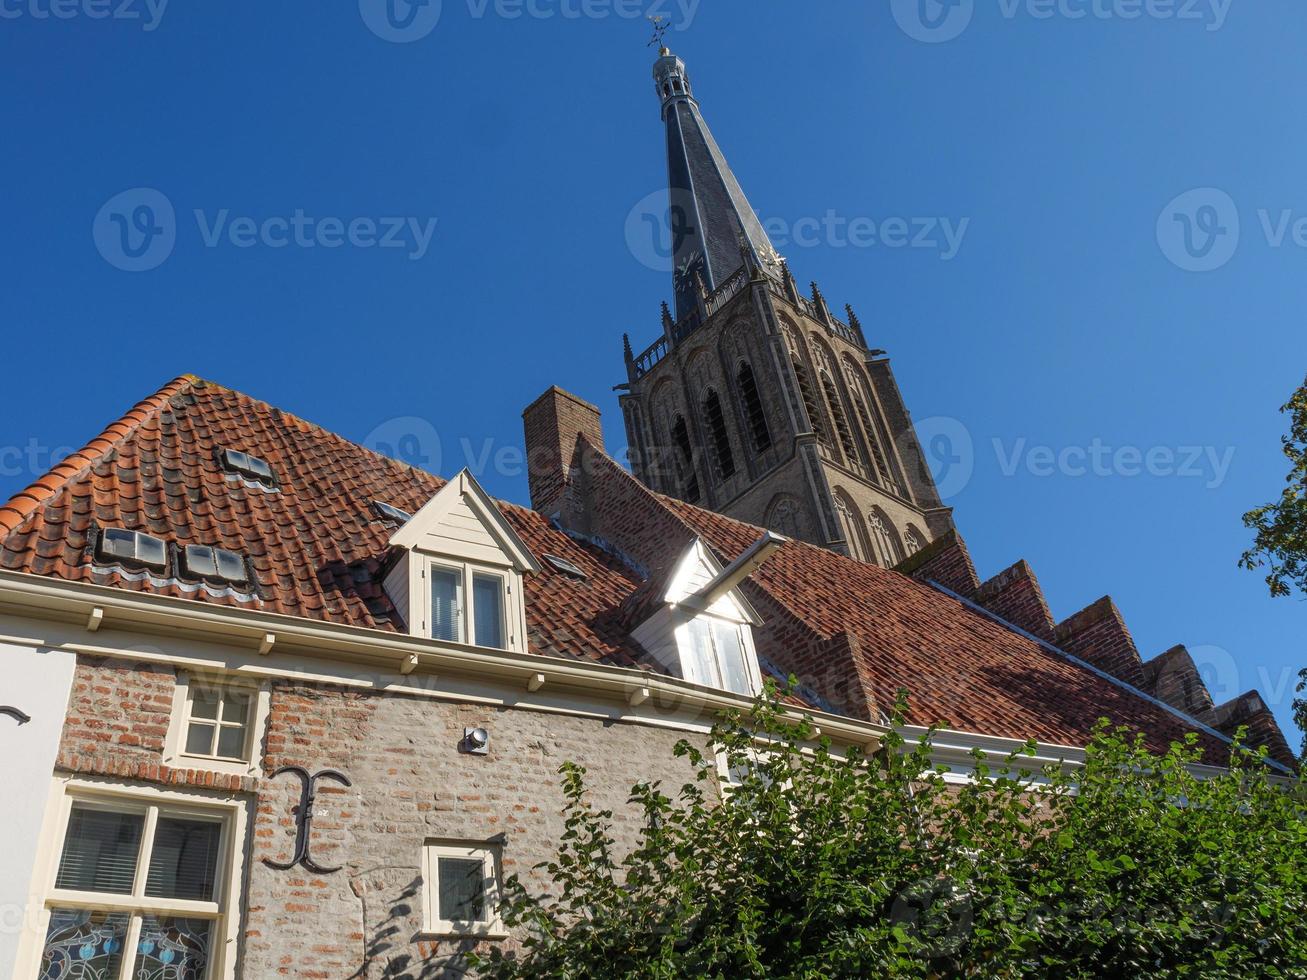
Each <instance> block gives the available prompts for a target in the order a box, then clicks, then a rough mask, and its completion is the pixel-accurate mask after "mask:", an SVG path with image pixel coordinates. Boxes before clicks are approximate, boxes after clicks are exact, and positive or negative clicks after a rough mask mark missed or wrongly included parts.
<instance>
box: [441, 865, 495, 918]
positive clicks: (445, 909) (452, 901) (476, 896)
mask: <svg viewBox="0 0 1307 980" xmlns="http://www.w3.org/2000/svg"><path fill="white" fill-rule="evenodd" d="M437 860H438V862H439V865H440V871H439V877H440V918H442V919H444V920H445V921H446V922H484V921H485V917H486V902H485V898H486V864H485V861H484V860H482V859H481V858H450V857H442V858H438V859H437Z"/></svg>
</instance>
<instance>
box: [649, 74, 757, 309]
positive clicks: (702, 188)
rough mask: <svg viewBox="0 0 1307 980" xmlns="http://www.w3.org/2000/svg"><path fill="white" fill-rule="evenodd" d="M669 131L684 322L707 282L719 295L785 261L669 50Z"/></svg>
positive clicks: (662, 83) (665, 105)
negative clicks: (748, 269)
mask: <svg viewBox="0 0 1307 980" xmlns="http://www.w3.org/2000/svg"><path fill="white" fill-rule="evenodd" d="M654 82H655V85H656V86H657V93H658V98H659V100H660V102H661V104H662V110H663V122H664V123H666V125H667V171H668V185H669V189H670V192H671V211H670V220H671V224H672V259H673V264H674V271H673V273H672V276H673V285H674V286H675V290H676V317H677V319H678V320H679V319H680V318H681V317H684V316H686V315H687V314H689V313H691V312H692V311H694V310H695V309H696V308H697V307H698V305H699V299H700V294H699V285H698V282H699V279H702V280H703V283H704V284H705V285H706V286H707V288H708V289H709V290H710V291H711V290H715V289H717V288H718V287H719V286H721V285H722V283H724V282H725V281H726V280H727V279H729V278H730V277H731V276H732V275H733V274H734V273H735V272H737V271H738V270H739V269H741V268H742V267H743V266H744V265H745V264H746V259H745V256H746V255H752V257H753V259H754V260H755V261H756V263H757V265H759V266H761V267H762V268H763V269H765V270H766V271H768V272H770V273H771V274H773V275H776V276H779V275H780V274H781V264H780V256H779V255H777V254H776V249H775V248H773V247H772V243H771V241H770V240H769V239H768V238H767V233H766V232H765V231H764V230H763V227H762V222H761V221H759V220H758V215H757V214H756V213H755V212H754V210H753V208H752V207H751V206H750V205H749V202H748V200H747V199H746V198H745V196H744V191H743V190H742V189H741V188H740V183H739V181H737V180H736V179H735V174H734V173H732V172H731V167H730V164H728V163H727V162H726V157H725V156H723V155H722V151H721V150H720V149H719V148H718V146H717V142H716V141H715V140H714V139H713V136H712V132H711V131H710V130H709V129H708V124H707V123H706V122H704V119H703V114H702V113H701V112H700V111H699V103H698V101H697V100H696V99H695V97H694V89H693V87H692V86H691V84H690V76H689V74H688V73H687V72H686V70H685V62H684V61H682V60H681V59H680V58H678V57H676V56H675V55H674V54H672V53H671V51H669V50H668V49H667V48H663V49H662V57H660V58H659V59H658V61H657V63H656V64H655V65H654Z"/></svg>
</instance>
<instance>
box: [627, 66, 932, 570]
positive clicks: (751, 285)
mask: <svg viewBox="0 0 1307 980" xmlns="http://www.w3.org/2000/svg"><path fill="white" fill-rule="evenodd" d="M654 81H655V86H656V91H657V95H658V100H659V103H660V104H661V107H662V116H663V122H664V124H665V126H666V130H667V161H668V178H669V180H668V183H669V188H670V211H669V216H670V220H671V229H672V236H673V243H672V253H673V262H674V271H673V281H672V285H673V290H674V295H675V312H673V310H672V308H671V307H669V306H668V305H667V304H666V303H664V304H663V314H662V336H660V337H659V338H658V340H657V341H655V342H654V344H653V345H652V346H650V347H648V348H647V349H645V350H644V351H643V352H641V353H638V354H637V353H635V352H633V351H632V349H631V344H630V339H629V338H627V340H626V344H625V355H626V370H627V384H626V385H624V386H623V390H624V392H625V393H624V394H623V396H622V399H621V401H622V411H623V416H624V418H625V421H626V431H627V437H628V439H629V444H630V447H631V465H632V468H633V470H634V471H635V474H636V476H637V477H638V478H639V479H640V480H641V481H642V482H643V483H645V484H646V485H647V486H649V487H650V488H652V489H654V490H656V491H658V492H660V493H665V494H668V495H670V496H673V497H677V498H679V499H681V500H685V501H687V502H689V503H693V504H697V505H699V506H701V507H705V508H707V509H709V510H714V511H717V512H719V513H722V514H725V515H727V516H729V517H734V518H737V519H739V520H742V521H748V522H750V523H753V524H759V525H762V526H765V527H768V528H771V529H772V530H775V531H777V532H779V533H781V534H785V535H789V536H791V537H796V538H800V539H802V540H805V541H809V542H812V543H813V544H819V545H823V546H825V547H829V548H833V549H836V550H838V551H842V552H845V553H847V554H850V555H852V556H853V557H855V558H860V559H863V560H866V561H871V562H876V563H877V564H881V565H885V566H894V565H897V564H898V563H899V562H900V561H902V560H903V559H904V558H906V557H908V556H909V555H911V554H913V553H914V552H916V551H917V550H919V549H920V548H922V547H923V546H924V545H926V544H927V543H929V542H930V541H932V540H934V539H935V538H936V537H938V536H939V535H941V534H943V533H944V532H946V531H947V530H949V529H950V528H951V527H952V526H953V522H952V515H951V511H950V510H949V508H946V507H944V506H943V505H942V504H941V502H940V499H939V494H938V492H937V491H936V489H935V484H934V481H933V480H932V478H931V475H930V472H929V470H928V469H927V467H926V465H925V461H924V459H923V457H922V453H921V447H920V446H919V445H918V442H917V438H916V435H915V433H914V431H913V428H912V422H911V419H910V417H909V415H908V412H907V408H906V407H905V406H904V403H903V398H902V396H901V395H900V393H899V389H898V385H897V384H896V383H895V381H894V374H893V372H892V371H891V369H890V363H889V360H888V359H887V358H886V357H885V356H884V351H880V350H870V349H868V346H867V341H866V338H865V336H864V334H863V326H862V324H861V323H860V322H859V320H858V317H857V316H856V315H855V314H854V312H853V309H852V307H845V309H846V310H847V318H846V319H841V318H840V317H838V316H836V315H835V314H833V313H832V312H831V310H830V307H829V306H828V305H827V303H826V299H825V297H823V296H822V293H821V290H820V289H819V288H818V287H817V284H816V283H813V284H812V289H811V295H810V296H805V295H801V294H800V292H799V290H798V288H797V286H796V284H795V281H794V277H793V275H792V274H791V273H790V270H789V267H788V266H787V265H786V263H785V260H784V259H783V258H781V256H780V255H778V254H777V252H776V249H775V248H774V247H773V246H772V243H771V241H770V240H769V239H768V237H767V233H766V231H765V230H764V229H763V226H762V222H761V221H759V220H758V216H757V214H756V213H755V212H754V210H753V208H752V207H751V206H750V205H749V202H748V200H747V199H746V198H745V196H744V191H743V190H742V189H741V187H740V184H739V181H737V180H736V179H735V174H734V173H733V172H732V171H731V168H730V165H729V164H728V163H727V162H726V158H725V156H724V155H723V154H722V151H721V150H720V148H719V147H718V146H717V143H716V141H715V140H714V139H713V136H712V133H711V131H710V130H709V129H708V124H707V123H706V122H705V121H704V118H703V115H702V113H701V112H700V108H699V103H698V101H697V100H696V99H695V97H694V90H693V87H692V86H691V83H690V77H689V75H688V73H687V72H686V68H685V62H684V61H682V60H681V59H680V58H678V57H676V56H674V55H673V54H672V53H671V52H670V51H668V50H667V49H666V48H664V49H663V50H662V56H661V57H660V58H659V60H658V62H657V63H656V64H655V65H654Z"/></svg>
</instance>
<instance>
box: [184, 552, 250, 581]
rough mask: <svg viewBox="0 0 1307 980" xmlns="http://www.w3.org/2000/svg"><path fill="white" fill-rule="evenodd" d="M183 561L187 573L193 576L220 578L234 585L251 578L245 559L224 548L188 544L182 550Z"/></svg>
mask: <svg viewBox="0 0 1307 980" xmlns="http://www.w3.org/2000/svg"><path fill="white" fill-rule="evenodd" d="M182 562H183V564H184V565H185V566H186V573H187V574H188V575H190V576H192V577H193V578H208V579H219V580H221V581H223V582H230V583H232V584H233V585H243V584H245V583H246V582H248V581H249V580H250V572H249V569H248V568H247V567H246V565H245V559H244V558H243V557H242V556H241V555H238V554H237V553H236V552H234V551H227V550H225V549H223V548H211V547H209V546H208V545H202V544H188V545H187V546H186V548H185V549H184V550H183V551H182Z"/></svg>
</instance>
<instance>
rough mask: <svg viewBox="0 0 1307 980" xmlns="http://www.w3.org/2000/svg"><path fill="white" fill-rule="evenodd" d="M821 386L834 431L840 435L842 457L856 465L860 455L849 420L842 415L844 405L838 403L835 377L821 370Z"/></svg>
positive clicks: (838, 395) (851, 464)
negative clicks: (833, 424) (833, 423)
mask: <svg viewBox="0 0 1307 980" xmlns="http://www.w3.org/2000/svg"><path fill="white" fill-rule="evenodd" d="M821 386H822V389H823V390H824V391H825V392H826V401H827V402H828V403H829V404H830V414H831V418H833V419H834V420H835V432H836V434H837V435H838V436H839V437H840V448H841V449H843V450H844V459H845V461H846V462H848V464H849V465H850V466H856V465H858V464H859V463H861V462H862V456H861V454H860V453H859V452H858V447H857V444H856V443H855V442H854V441H853V432H852V430H851V429H850V428H849V421H848V419H846V418H845V417H844V406H843V405H841V404H840V393H839V390H838V389H837V388H836V387H835V379H834V378H832V377H831V376H830V375H829V374H827V373H826V372H825V371H823V372H821Z"/></svg>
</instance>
